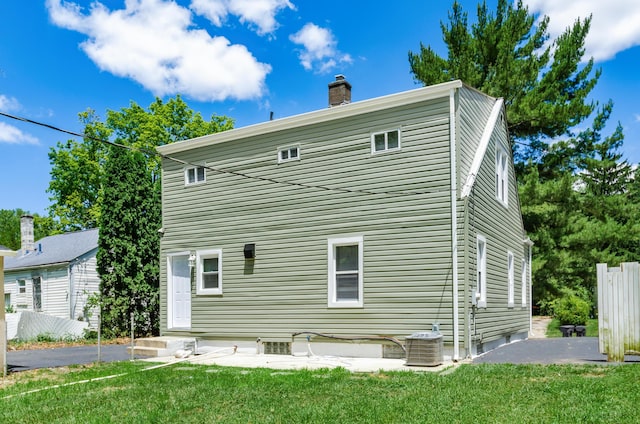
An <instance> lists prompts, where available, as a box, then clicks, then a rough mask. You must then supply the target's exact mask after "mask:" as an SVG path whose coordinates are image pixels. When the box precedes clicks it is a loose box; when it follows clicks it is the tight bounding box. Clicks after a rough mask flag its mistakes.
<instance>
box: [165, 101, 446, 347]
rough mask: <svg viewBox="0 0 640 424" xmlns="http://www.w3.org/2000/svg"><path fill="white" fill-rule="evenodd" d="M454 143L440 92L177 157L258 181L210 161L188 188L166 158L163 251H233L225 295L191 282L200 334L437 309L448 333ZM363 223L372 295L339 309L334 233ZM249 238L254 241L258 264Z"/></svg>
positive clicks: (408, 316)
mask: <svg viewBox="0 0 640 424" xmlns="http://www.w3.org/2000/svg"><path fill="white" fill-rule="evenodd" d="M394 128H400V129H401V131H402V148H401V149H400V150H398V151H394V152H389V153H388V154H384V155H372V154H371V144H370V136H371V133H373V132H377V131H384V130H385V129H394ZM293 144H295V145H298V146H299V147H300V155H301V160H300V161H295V162H289V163H280V164H278V161H277V151H278V147H280V146H286V145H293ZM449 146H450V141H449V103H448V98H443V99H438V100H432V101H428V102H424V103H421V104H416V105H411V106H404V107H398V108H396V109H394V110H386V111H380V112H372V113H366V114H362V115H358V116H355V117H350V118H348V119H337V120H334V121H331V122H325V123H321V124H318V125H309V126H304V127H299V128H295V129H291V130H289V131H281V132H277V133H272V134H268V135H265V136H256V137H251V138H249V139H242V140H234V142H233V143H230V142H227V143H220V144H214V145H212V146H208V147H203V148H200V149H194V150H190V151H185V152H183V153H180V155H179V159H182V160H187V161H190V162H191V161H193V162H198V163H203V164H204V163H206V164H207V165H208V166H211V167H213V168H216V169H229V170H232V171H234V172H242V173H246V174H248V175H251V176H254V177H259V178H261V179H262V180H256V179H251V178H245V177H241V176H237V175H230V174H227V173H220V172H212V171H210V170H207V181H206V183H205V184H202V185H198V186H189V187H185V186H184V177H183V172H184V171H183V167H182V166H181V165H180V164H177V163H173V162H170V161H167V160H165V161H164V163H163V169H164V172H163V188H164V191H163V226H164V228H165V235H164V237H163V240H162V251H163V254H167V253H170V252H176V251H184V250H200V249H209V248H217V249H222V250H223V252H224V260H223V264H222V267H223V275H224V277H223V278H224V294H223V295H222V296H219V297H207V296H196V295H195V293H194V296H193V298H192V325H191V333H192V334H196V335H200V336H203V337H212V338H230V337H232V338H236V339H241V338H247V339H250V338H255V337H257V336H259V337H267V338H268V337H271V338H286V337H289V336H290V334H291V333H292V332H295V331H302V330H314V331H322V332H327V333H332V334H386V335H394V336H400V337H403V336H406V335H409V334H411V333H412V332H415V331H425V330H428V329H430V328H431V324H432V323H433V322H436V321H437V322H440V323H441V329H442V330H443V332H445V334H447V336H450V334H451V331H450V328H451V313H450V311H449V310H448V309H447V308H445V307H442V306H441V305H443V304H450V302H451V280H450V278H451V275H450V267H451V254H450V247H451V231H450V220H451V213H450V210H451V209H450V208H451V205H450V192H449V189H448V188H449V185H450V182H449V175H450V171H449V161H448V158H449V155H450V152H449ZM264 179H270V180H277V181H287V182H290V183H292V184H280V183H276V182H274V181H265V180H264ZM326 188H331V189H326ZM354 235H357V236H362V237H363V239H364V245H363V246H364V247H363V252H364V264H363V276H364V290H363V291H364V306H363V307H362V308H347V309H344V308H341V309H333V308H329V307H328V305H327V301H328V299H327V239H328V238H332V237H348V236H354ZM245 243H255V244H256V259H255V260H254V261H253V262H252V263H251V264H247V263H246V262H245V260H244V257H243V255H242V246H243V245H244V244H245ZM161 263H162V264H163V267H164V263H165V261H164V260H162V261H161ZM165 273H166V269H163V277H162V278H163V280H165V281H166V275H165ZM162 288H163V289H162V293H161V295H162V299H163V300H162V303H163V308H166V284H162ZM161 326H162V328H163V329H166V313H163V314H162V322H161Z"/></svg>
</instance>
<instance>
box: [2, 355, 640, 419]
mask: <svg viewBox="0 0 640 424" xmlns="http://www.w3.org/2000/svg"><path fill="white" fill-rule="evenodd" d="M147 366H149V364H148V363H142V362H133V363H129V362H122V363H116V364H104V365H101V366H92V367H77V368H74V369H72V370H71V372H66V373H63V372H61V371H60V370H42V371H38V372H25V373H16V374H12V375H10V376H9V379H8V382H7V384H5V386H3V387H4V388H3V389H0V422H2V423H23V422H24V423H74V422H77V423H93V422H96V423H108V422H114V423H115V422H118V423H119V422H132V423H205V422H206V423H212V422H223V423H453V422H456V423H551V422H553V423H576V422H590V423H623V422H637V420H638V405H639V404H640V390H638V388H637V382H638V381H640V367H637V366H633V365H622V366H575V365H563V366H542V365H486V364H485V365H462V366H460V367H459V368H457V369H456V370H455V371H453V372H444V373H442V374H436V373H428V372H427V373H413V372H394V373H372V374H352V373H350V372H348V371H345V370H343V369H337V370H321V371H273V370H268V369H241V368H222V367H216V366H202V365H188V364H186V365H185V364H184V363H182V364H174V365H171V366H168V367H164V368H158V369H154V370H148V371H144V372H141V370H142V369H143V367H147ZM120 373H127V374H125V375H122V376H119V377H115V378H111V379H104V380H99V381H90V382H88V383H83V384H73V385H68V386H63V387H58V388H52V389H47V390H43V391H39V392H33V393H27V394H22V395H21V393H25V392H27V391H29V390H34V389H38V388H44V387H47V386H51V385H53V384H57V385H61V384H64V383H69V382H74V381H80V380H85V379H91V378H96V377H100V376H107V375H113V374H120ZM11 395H16V396H13V397H10V398H6V396H11Z"/></svg>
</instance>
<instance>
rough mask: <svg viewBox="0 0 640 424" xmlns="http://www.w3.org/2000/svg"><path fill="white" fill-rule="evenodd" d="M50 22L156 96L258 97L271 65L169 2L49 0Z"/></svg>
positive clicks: (109, 68) (107, 67)
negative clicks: (109, 4)
mask: <svg viewBox="0 0 640 424" xmlns="http://www.w3.org/2000/svg"><path fill="white" fill-rule="evenodd" d="M47 7H48V9H49V14H50V17H51V20H52V21H53V23H55V24H56V25H58V26H61V27H64V28H67V29H70V30H74V31H78V32H80V33H83V34H85V35H86V36H87V37H88V39H87V40H86V41H84V42H83V43H81V44H80V47H81V48H82V50H84V51H85V53H86V54H87V55H88V56H89V58H91V60H92V61H93V62H94V63H95V64H96V65H97V66H98V67H99V68H100V69H101V70H104V71H107V72H110V73H112V74H114V75H116V76H120V77H126V78H131V79H133V80H135V81H137V82H138V83H140V84H141V85H142V86H144V87H145V88H146V89H148V90H150V91H151V92H153V93H154V95H157V96H164V95H173V94H183V95H185V96H188V97H190V98H193V99H196V100H201V101H218V100H219V101H222V100H225V99H228V98H235V99H239V100H245V99H252V98H257V97H260V96H261V95H262V94H263V93H264V91H265V78H266V75H267V74H268V73H269V72H270V71H271V66H270V65H268V64H264V63H260V62H258V61H257V59H256V58H255V57H254V56H253V55H252V54H251V52H249V51H248V50H247V48H246V47H245V46H243V45H238V44H231V43H230V42H229V40H228V39H227V38H225V37H222V36H216V37H212V36H210V35H209V34H208V33H207V32H206V31H204V30H201V29H194V28H192V25H193V23H192V21H191V12H190V11H189V10H188V9H186V8H184V7H181V6H179V5H178V4H176V3H174V2H172V1H165V0H127V1H126V2H125V9H121V10H113V11H111V10H109V9H107V8H106V7H105V6H104V5H102V4H101V3H98V2H94V3H92V5H91V7H90V10H89V12H88V14H84V13H83V10H82V9H81V8H80V7H79V6H78V5H77V4H74V3H68V2H64V3H61V1H60V0H47Z"/></svg>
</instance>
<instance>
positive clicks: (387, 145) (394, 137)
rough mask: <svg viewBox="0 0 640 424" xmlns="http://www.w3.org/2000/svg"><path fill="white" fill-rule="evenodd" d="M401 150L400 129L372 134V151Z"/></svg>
mask: <svg viewBox="0 0 640 424" xmlns="http://www.w3.org/2000/svg"><path fill="white" fill-rule="evenodd" d="M393 150H400V129H394V130H391V131H382V132H377V133H373V134H371V153H383V152H389V151H393Z"/></svg>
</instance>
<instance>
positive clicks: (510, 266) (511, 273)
mask: <svg viewBox="0 0 640 424" xmlns="http://www.w3.org/2000/svg"><path fill="white" fill-rule="evenodd" d="M514 267H515V264H514V258H513V253H511V252H507V275H508V287H507V306H508V307H509V308H513V298H514V290H515V270H514Z"/></svg>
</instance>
